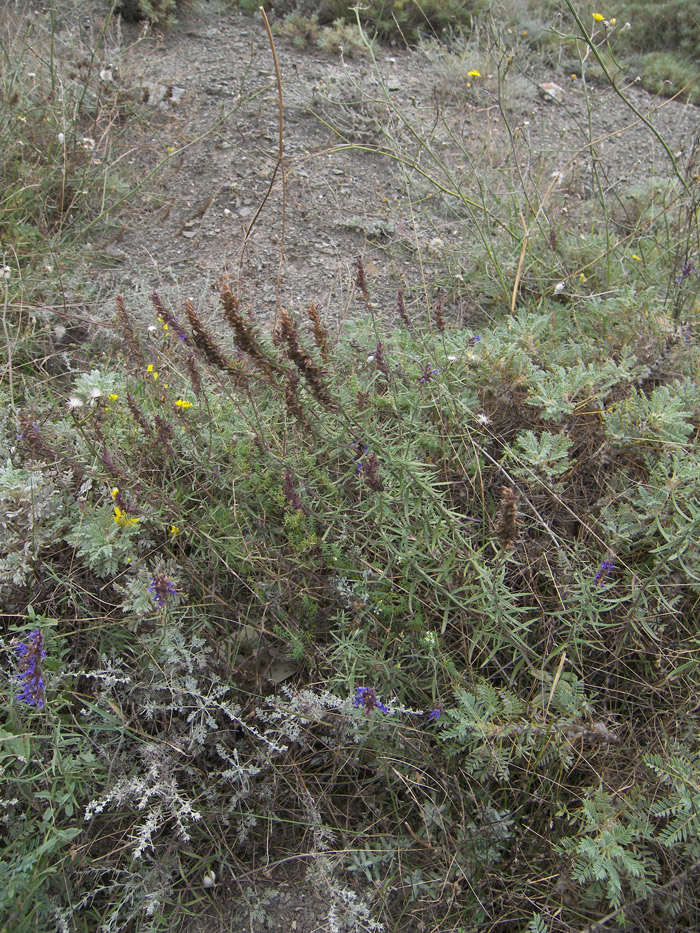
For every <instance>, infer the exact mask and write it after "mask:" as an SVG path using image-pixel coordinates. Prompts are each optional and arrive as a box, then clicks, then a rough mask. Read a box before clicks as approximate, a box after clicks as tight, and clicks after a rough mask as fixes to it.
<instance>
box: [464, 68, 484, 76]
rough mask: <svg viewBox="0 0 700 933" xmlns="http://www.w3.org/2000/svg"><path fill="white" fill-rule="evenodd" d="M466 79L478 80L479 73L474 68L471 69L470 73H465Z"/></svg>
mask: <svg viewBox="0 0 700 933" xmlns="http://www.w3.org/2000/svg"><path fill="white" fill-rule="evenodd" d="M467 77H468V78H480V77H481V72H480V71H477V70H476V68H473V69H472V70H471V71H468V72H467Z"/></svg>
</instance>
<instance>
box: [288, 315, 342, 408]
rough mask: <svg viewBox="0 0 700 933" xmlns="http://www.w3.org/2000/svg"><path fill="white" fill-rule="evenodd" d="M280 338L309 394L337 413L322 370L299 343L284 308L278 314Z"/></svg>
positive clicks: (295, 330)
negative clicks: (305, 383)
mask: <svg viewBox="0 0 700 933" xmlns="http://www.w3.org/2000/svg"><path fill="white" fill-rule="evenodd" d="M280 336H281V338H282V340H283V341H284V343H285V344H286V353H287V356H288V357H289V359H290V360H291V361H292V362H293V363H294V365H295V366H296V367H297V369H298V370H299V372H300V373H301V374H302V376H303V377H304V379H305V380H306V382H307V384H308V386H309V389H310V391H311V393H312V394H313V395H314V397H315V398H316V400H317V401H319V402H320V403H321V405H323V407H324V408H326V409H327V410H328V411H337V410H338V409H337V405H336V403H335V402H334V400H333V398H332V396H331V394H330V392H329V391H328V389H327V387H326V385H325V383H324V380H323V377H324V373H323V370H322V369H321V368H320V367H319V366H318V364H317V363H316V361H315V360H314V358H313V357H312V356H311V354H310V353H309V352H308V350H306V349H305V348H304V347H303V346H302V345H301V344H300V342H299V334H298V333H297V329H296V325H295V323H294V321H293V320H292V319H291V317H290V316H289V314H288V313H287V312H286V310H285V309H284V308H282V310H281V312H280Z"/></svg>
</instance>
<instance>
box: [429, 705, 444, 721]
mask: <svg viewBox="0 0 700 933" xmlns="http://www.w3.org/2000/svg"><path fill="white" fill-rule="evenodd" d="M441 715H442V710H441V709H440V707H439V706H436V707H435V709H431V710H430V712H429V713H426V716H427V717H428V719H430V720H431V721H432V722H437V721H438V719H439V718H440V716H441Z"/></svg>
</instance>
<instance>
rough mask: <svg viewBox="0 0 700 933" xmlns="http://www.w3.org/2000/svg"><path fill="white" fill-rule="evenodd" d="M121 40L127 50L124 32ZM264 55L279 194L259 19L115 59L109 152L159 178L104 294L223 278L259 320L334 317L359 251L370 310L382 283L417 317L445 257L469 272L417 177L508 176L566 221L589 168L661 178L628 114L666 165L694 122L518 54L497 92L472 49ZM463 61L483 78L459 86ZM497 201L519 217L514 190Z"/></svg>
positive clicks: (129, 218)
mask: <svg viewBox="0 0 700 933" xmlns="http://www.w3.org/2000/svg"><path fill="white" fill-rule="evenodd" d="M128 28H131V30H132V31H131V33H130V34H129V33H128V32H127V27H125V38H126V39H127V40H131V41H133V40H134V39H135V38H136V36H137V35H138V30H137V27H128ZM276 51H277V56H278V60H279V67H280V72H281V77H282V89H283V113H284V130H283V135H284V162H283V166H284V177H285V181H286V185H285V186H283V185H282V171H281V169H280V170H277V171H276V167H277V163H278V152H279V107H278V92H277V86H276V80H275V69H274V63H273V56H272V52H271V48H270V43H269V40H268V36H267V33H266V30H265V26H264V23H263V21H262V19H261V18H255V17H247V16H240V15H235V14H231V13H219V14H216V15H212V14H209V15H206V16H204V15H201V14H200V15H199V16H196V15H193V14H190V15H185V16H183V17H182V19H181V22H180V24H179V25H178V26H177V27H176V28H174V29H173V30H170V31H168V32H166V33H157V32H156V33H155V34H153V35H151V36H150V37H148V38H147V39H146V40H144V41H143V42H141V43H139V45H138V46H137V47H136V48H135V49H134V50H133V52H132V59H131V60H132V67H133V68H135V71H136V73H137V77H138V80H139V81H140V83H141V84H142V85H143V87H144V88H145V93H146V94H147V95H148V98H149V104H150V106H147V107H146V108H145V116H144V115H142V119H141V120H140V121H139V122H138V123H137V124H136V125H135V126H134V129H133V132H132V133H131V134H130V135H129V151H128V152H127V153H125V156H124V157H125V158H126V159H127V161H128V162H130V163H131V164H132V165H131V167H132V168H133V169H135V170H136V171H137V172H139V173H140V174H141V175H142V176H144V177H146V176H147V175H148V173H149V172H150V171H151V170H152V169H154V168H155V167H156V166H159V165H160V166H161V168H159V169H158V171H157V172H156V173H155V174H154V175H153V176H152V177H150V178H149V180H148V181H147V183H146V184H145V185H144V187H143V189H142V192H141V193H140V194H139V196H138V197H136V198H135V199H133V200H132V201H131V202H130V203H129V206H128V208H127V212H126V217H125V218H124V223H125V229H124V231H123V234H122V235H121V236H120V237H119V239H118V240H117V241H115V242H114V243H113V244H111V245H110V246H109V250H108V251H109V252H110V253H111V255H112V257H113V258H114V259H115V260H116V261H117V262H118V267H117V269H116V270H115V272H114V283H115V286H116V287H118V288H120V289H126V290H127V291H129V290H131V289H134V290H136V291H140V290H143V291H144V292H146V291H148V290H149V289H151V288H153V287H158V288H160V289H161V290H163V292H164V293H165V294H167V295H169V296H170V297H171V299H172V300H173V301H174V302H177V301H178V300H180V299H182V298H183V297H193V298H195V300H197V301H202V300H204V298H205V296H206V300H207V302H210V301H211V298H210V292H209V286H211V285H212V284H213V283H215V281H216V280H217V278H218V277H219V276H220V275H221V274H222V273H226V274H228V275H230V276H231V277H232V278H233V280H234V281H235V282H236V283H237V284H236V287H237V289H238V291H239V294H240V296H241V297H242V298H243V299H244V300H245V301H246V302H247V303H248V304H249V305H250V307H251V308H252V309H253V310H254V312H255V313H256V315H257V316H259V319H260V320H267V319H268V317H269V316H274V312H275V308H276V307H277V306H278V305H279V304H280V303H281V304H282V305H283V306H285V307H287V308H292V309H296V310H302V309H303V307H304V306H305V305H306V304H307V303H308V302H309V301H311V300H314V301H316V302H317V304H318V305H319V307H320V308H321V309H322V310H325V312H326V314H327V316H328V317H329V318H330V319H331V320H336V321H339V320H342V319H344V318H345V317H347V316H348V315H352V314H355V313H357V312H358V310H359V308H358V306H357V303H356V301H355V299H354V298H353V296H352V294H351V291H352V289H351V285H352V282H353V278H354V274H353V261H354V258H355V257H356V256H358V255H362V256H363V258H364V261H365V264H366V266H367V268H368V272H369V278H370V282H371V284H372V288H373V297H374V299H375V300H376V301H377V303H378V304H379V306H380V307H381V309H382V311H383V312H385V313H388V314H391V313H392V311H393V308H394V304H395V297H396V291H397V289H399V288H407V289H408V291H407V300H409V299H410V298H411V296H412V297H413V298H414V299H415V302H416V304H418V305H419V306H420V307H423V306H424V305H425V298H424V290H425V288H426V285H430V284H431V283H432V282H433V281H434V278H435V276H436V275H437V274H438V272H440V273H441V274H443V275H444V270H445V258H446V257H449V263H448V266H449V269H450V273H449V275H451V276H454V275H457V276H459V274H460V272H465V271H468V269H469V263H470V257H469V243H468V236H467V237H465V229H466V230H467V233H468V230H469V227H470V225H473V224H475V223H478V222H479V216H480V214H479V211H478V209H477V210H476V211H475V212H473V211H470V209H469V207H468V205H467V206H466V207H465V204H464V203H463V202H461V201H460V199H459V198H455V197H451V196H450V195H449V194H448V195H445V194H444V191H443V192H441V191H440V190H439V188H436V186H435V184H434V183H433V181H432V180H431V179H433V180H436V181H437V182H438V183H439V184H440V185H443V186H444V187H446V188H447V189H448V190H452V191H454V190H455V188H456V187H457V186H458V187H459V189H460V190H461V192H462V193H463V194H464V195H465V196H466V198H467V199H469V198H472V197H475V198H476V200H477V201H478V200H479V198H480V195H479V194H478V186H477V185H476V184H475V177H476V174H477V172H478V173H480V174H481V175H482V176H486V177H487V178H488V183H489V186H490V187H491V186H493V190H501V191H503V192H506V191H508V190H511V191H512V190H514V188H515V186H516V185H517V184H518V183H520V182H521V181H522V180H523V179H524V180H525V181H526V183H527V184H528V185H529V186H530V189H531V191H532V190H536V191H538V192H539V194H540V195H542V194H544V193H545V192H548V195H547V198H548V200H547V202H546V212H547V214H548V217H547V219H548V222H553V220H552V215H553V214H556V216H557V219H558V220H562V219H563V222H564V223H566V216H567V213H568V214H569V215H570V216H571V217H572V218H573V217H574V216H575V215H576V213H577V212H581V211H585V202H586V200H587V199H588V198H590V197H592V196H593V194H594V192H593V182H592V180H591V168H592V165H593V160H594V159H595V160H596V164H597V166H598V168H599V172H600V175H601V177H602V178H603V184H604V186H606V188H607V190H608V191H609V192H610V198H611V201H612V199H613V193H615V197H617V194H618V193H619V192H620V191H624V190H625V189H626V188H627V187H629V186H633V185H635V184H637V183H638V182H639V181H640V179H642V178H647V177H649V176H650V175H654V174H656V173H657V172H659V171H661V170H662V169H663V170H665V169H666V167H667V163H668V156H667V154H666V152H665V151H664V150H663V148H662V146H661V145H660V144H659V142H658V140H657V139H656V138H655V136H654V134H653V133H652V132H651V130H650V128H649V126H647V125H645V122H644V120H648V121H650V122H651V123H652V124H653V126H654V127H656V128H658V130H659V131H660V133H661V135H662V136H664V137H665V138H666V139H667V140H668V142H669V143H670V145H671V147H672V148H673V150H674V152H677V151H679V150H682V149H683V147H684V146H688V145H690V140H691V139H692V135H693V133H696V132H697V129H698V120H697V110H696V108H695V107H692V106H690V105H685V104H683V103H680V102H676V101H671V102H668V101H662V100H653V99H651V98H650V97H649V96H648V95H647V94H646V93H645V92H643V91H641V90H638V89H637V88H636V87H634V86H632V87H631V88H629V90H628V92H627V93H628V96H629V98H630V100H631V102H632V104H633V105H634V107H635V108H637V110H638V112H639V115H641V116H643V117H644V120H642V119H640V116H639V115H637V114H635V113H634V112H633V111H632V110H631V109H630V107H629V106H627V105H626V104H625V103H624V102H623V101H622V100H621V99H620V97H619V96H618V95H617V94H616V93H615V92H614V91H613V90H612V89H610V88H607V89H596V88H586V87H584V85H583V84H582V82H581V80H580V79H579V78H576V77H572V76H571V75H570V74H568V73H561V72H557V71H551V70H550V71H540V72H539V73H537V69H536V68H533V66H532V65H531V63H528V61H527V60H523V61H522V62H520V69H518V68H512V69H511V71H510V73H509V77H508V79H507V80H506V81H505V82H501V84H500V90H499V81H498V78H497V75H495V74H492V73H491V72H490V71H488V70H487V69H488V67H489V65H490V64H492V62H491V63H490V62H489V60H488V57H487V55H486V53H485V52H484V51H483V50H481V51H480V50H479V48H478V47H477V46H476V45H475V46H474V49H473V53H472V52H471V51H468V52H467V53H466V54H465V53H462V55H461V57H459V58H456V57H455V56H452V57H445V56H444V55H441V54H440V53H438V52H436V51H435V50H433V51H426V50H414V51H412V52H409V51H406V50H403V49H386V48H381V47H375V49H374V60H373V57H372V55H370V54H368V53H367V52H366V51H365V52H362V51H360V52H358V53H357V54H355V55H353V56H352V57H349V56H348V55H345V56H339V55H335V56H334V55H325V54H322V53H320V52H319V51H318V50H315V49H309V50H307V51H299V50H297V49H295V48H294V47H293V45H292V43H291V42H290V41H289V40H288V39H282V38H278V39H277V40H276ZM470 65H473V67H474V68H480V69H481V71H482V75H483V77H482V79H480V80H479V79H476V80H474V79H472V80H470V79H469V78H468V77H467V76H466V71H465V69H468V68H469V66H470ZM493 70H494V71H495V66H494V68H493ZM544 81H556V82H557V83H558V84H559V85H560V86H561V87H562V89H563V91H564V92H565V96H564V98H563V103H557V102H555V101H553V100H551V99H547V98H546V97H545V96H544V95H543V94H542V92H541V91H540V90H539V88H538V84H540V83H541V82H544ZM499 97H500V103H499ZM589 133H590V134H592V138H593V139H594V140H596V145H595V147H594V149H593V150H592V149H591V148H590V147H589V146H588V140H589V138H590V137H589ZM163 160H166V161H165V164H162V163H163ZM273 176H274V184H273V185H272V189H271V190H270V192H269V197H268V198H267V200H266V201H265V196H266V193H267V192H268V190H269V189H270V182H271V180H272V179H273ZM516 200H519V201H521V202H522V208H523V211H524V213H525V214H527V205H526V201H525V198H524V196H522V195H519V196H516ZM263 202H264V203H263ZM261 205H262V209H261V210H260V213H259V214H258V209H259V208H260V207H261ZM283 206H284V211H283ZM562 209H563V213H562ZM572 222H573V221H572ZM251 225H252V229H251ZM463 305H464V302H462V305H460V302H459V301H456V302H455V303H454V306H453V309H452V310H453V311H454V313H455V314H456V315H459V314H460V313H462V314H464V313H465V312H466V313H467V314H468V313H469V308H468V307H465V306H463Z"/></svg>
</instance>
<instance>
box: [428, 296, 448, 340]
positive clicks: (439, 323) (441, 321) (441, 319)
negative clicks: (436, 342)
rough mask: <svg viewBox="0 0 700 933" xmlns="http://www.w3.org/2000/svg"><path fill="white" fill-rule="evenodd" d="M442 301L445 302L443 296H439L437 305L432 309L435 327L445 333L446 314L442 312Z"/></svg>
mask: <svg viewBox="0 0 700 933" xmlns="http://www.w3.org/2000/svg"><path fill="white" fill-rule="evenodd" d="M442 302H443V298H442V297H440V298H438V300H437V302H436V303H435V307H434V308H433V310H432V311H431V316H432V319H433V324H435V327H436V328H437V329H438V331H439V332H440V333H441V334H444V333H445V316H444V314H443V313H442Z"/></svg>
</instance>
